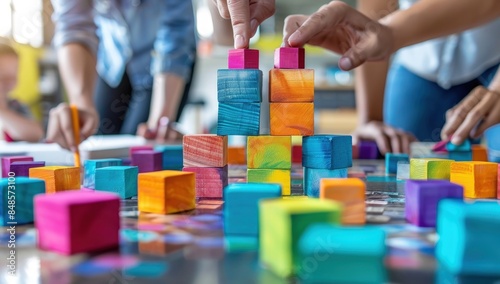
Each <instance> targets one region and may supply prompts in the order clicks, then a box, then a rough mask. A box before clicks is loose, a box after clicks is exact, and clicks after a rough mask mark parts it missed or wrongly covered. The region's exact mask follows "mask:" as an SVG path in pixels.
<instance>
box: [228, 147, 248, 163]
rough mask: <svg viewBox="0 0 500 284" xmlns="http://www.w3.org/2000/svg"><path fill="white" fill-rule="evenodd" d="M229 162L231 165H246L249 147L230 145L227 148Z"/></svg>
mask: <svg viewBox="0 0 500 284" xmlns="http://www.w3.org/2000/svg"><path fill="white" fill-rule="evenodd" d="M227 163H228V164H230V165H246V164H247V149H246V148H245V147H229V148H228V149H227Z"/></svg>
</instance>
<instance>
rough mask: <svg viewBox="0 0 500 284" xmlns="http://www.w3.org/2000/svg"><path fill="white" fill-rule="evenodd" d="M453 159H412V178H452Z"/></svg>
mask: <svg viewBox="0 0 500 284" xmlns="http://www.w3.org/2000/svg"><path fill="white" fill-rule="evenodd" d="M452 162H453V160H447V159H436V158H422V159H410V179H444V180H449V179H450V165H451V163H452Z"/></svg>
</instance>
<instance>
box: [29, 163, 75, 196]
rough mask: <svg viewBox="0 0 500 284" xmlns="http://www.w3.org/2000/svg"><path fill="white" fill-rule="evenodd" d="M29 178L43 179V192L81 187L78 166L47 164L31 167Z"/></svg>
mask: <svg viewBox="0 0 500 284" xmlns="http://www.w3.org/2000/svg"><path fill="white" fill-rule="evenodd" d="M29 171H30V178H39V179H42V180H44V181H45V193H56V192H60V191H67V190H79V189H80V187H81V177H80V168H77V167H66V166H48V167H42V168H31V169H29Z"/></svg>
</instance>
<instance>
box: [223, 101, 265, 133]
mask: <svg viewBox="0 0 500 284" xmlns="http://www.w3.org/2000/svg"><path fill="white" fill-rule="evenodd" d="M259 129H260V103H231V104H226V103H219V116H218V123H217V135H220V136H226V135H242V136H257V135H259Z"/></svg>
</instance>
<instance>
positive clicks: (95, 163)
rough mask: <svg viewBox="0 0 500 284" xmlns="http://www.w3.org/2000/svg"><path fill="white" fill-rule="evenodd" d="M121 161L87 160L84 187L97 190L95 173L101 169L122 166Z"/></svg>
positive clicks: (84, 165)
mask: <svg viewBox="0 0 500 284" xmlns="http://www.w3.org/2000/svg"><path fill="white" fill-rule="evenodd" d="M121 165H122V160H121V159H100V160H86V161H85V162H84V164H83V167H84V175H83V187H85V188H90V189H94V188H95V171H96V169H99V168H104V167H111V166H121Z"/></svg>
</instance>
